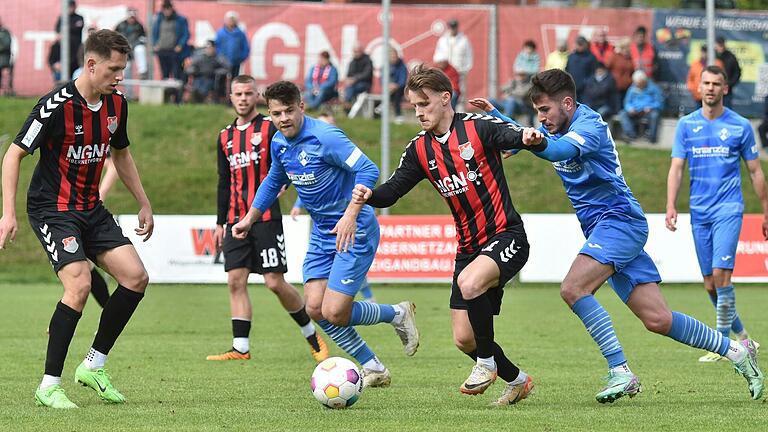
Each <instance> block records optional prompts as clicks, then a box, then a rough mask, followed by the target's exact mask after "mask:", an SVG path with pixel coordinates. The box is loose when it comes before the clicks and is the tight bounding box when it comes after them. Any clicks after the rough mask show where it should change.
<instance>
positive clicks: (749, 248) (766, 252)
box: [733, 214, 768, 282]
mask: <svg viewBox="0 0 768 432" xmlns="http://www.w3.org/2000/svg"><path fill="white" fill-rule="evenodd" d="M762 225H763V216H762V215H759V214H747V215H744V219H743V221H742V223H741V234H740V235H739V246H738V247H737V248H736V267H735V268H734V269H733V277H734V278H738V279H741V280H743V281H750V280H752V281H755V282H757V281H758V280H759V281H768V242H767V241H765V238H764V237H763V228H762Z"/></svg>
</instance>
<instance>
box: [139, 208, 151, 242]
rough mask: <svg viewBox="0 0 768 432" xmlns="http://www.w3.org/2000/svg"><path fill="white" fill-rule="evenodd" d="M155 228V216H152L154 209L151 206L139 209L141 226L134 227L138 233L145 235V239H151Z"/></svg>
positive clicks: (140, 235)
mask: <svg viewBox="0 0 768 432" xmlns="http://www.w3.org/2000/svg"><path fill="white" fill-rule="evenodd" d="M154 230H155V218H154V217H152V209H151V208H150V207H142V208H141V210H139V227H138V228H136V229H134V231H135V232H136V235H137V236H139V237H142V236H143V237H144V241H147V240H149V238H150V237H152V232H153V231H154Z"/></svg>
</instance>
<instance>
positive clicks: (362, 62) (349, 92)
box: [344, 42, 373, 109]
mask: <svg viewBox="0 0 768 432" xmlns="http://www.w3.org/2000/svg"><path fill="white" fill-rule="evenodd" d="M352 50H353V51H352V52H353V54H354V57H352V61H351V62H349V67H348V68H347V78H345V79H344V102H345V104H346V105H347V109H349V106H351V104H352V103H353V101H354V100H355V99H356V98H357V95H359V94H361V93H368V92H370V91H371V86H372V85H373V62H371V57H369V56H368V54H366V53H365V51H363V46H362V45H361V44H360V42H355V45H354V47H353V48H352Z"/></svg>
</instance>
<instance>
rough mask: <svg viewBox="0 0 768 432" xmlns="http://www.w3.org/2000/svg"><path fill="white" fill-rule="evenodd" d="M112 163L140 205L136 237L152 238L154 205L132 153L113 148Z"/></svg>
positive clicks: (126, 149)
mask: <svg viewBox="0 0 768 432" xmlns="http://www.w3.org/2000/svg"><path fill="white" fill-rule="evenodd" d="M110 151H111V152H112V159H113V160H112V162H113V163H114V164H115V169H116V170H117V175H118V176H119V177H120V179H122V180H123V184H125V187H127V188H128V190H129V191H130V192H131V195H133V197H134V198H135V199H136V202H137V203H138V204H139V207H140V208H139V227H138V228H136V229H135V231H136V235H138V236H142V237H144V241H147V240H149V238H150V237H152V232H153V231H154V229H155V219H154V217H153V216H152V205H151V204H150V203H149V198H147V194H146V192H144V186H142V184H141V178H140V177H139V171H138V170H137V169H136V163H135V162H134V161H133V156H131V151H130V150H129V149H128V148H127V147H126V148H122V149H118V148H114V147H113V148H112V149H111V150H110Z"/></svg>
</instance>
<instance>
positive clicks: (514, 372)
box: [464, 342, 520, 382]
mask: <svg viewBox="0 0 768 432" xmlns="http://www.w3.org/2000/svg"><path fill="white" fill-rule="evenodd" d="M464 354H466V355H467V356H468V357H469V358H471V359H472V360H475V361H477V350H474V351H470V352H468V353H464ZM493 359H494V360H495V361H496V371H497V373H498V375H499V378H501V379H503V380H504V381H506V382H512V381H514V380H515V378H517V376H518V375H520V368H518V367H517V366H516V365H515V364H514V363H512V361H511V360H509V359H508V358H507V355H506V354H504V350H503V349H501V347H500V346H499V344H497V343H496V342H494V343H493Z"/></svg>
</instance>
